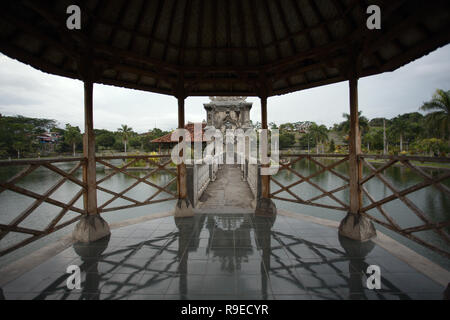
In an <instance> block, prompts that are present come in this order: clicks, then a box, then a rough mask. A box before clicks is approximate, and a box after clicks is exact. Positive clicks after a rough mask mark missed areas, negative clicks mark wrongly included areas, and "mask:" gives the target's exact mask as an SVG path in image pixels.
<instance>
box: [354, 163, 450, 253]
mask: <svg viewBox="0 0 450 320" xmlns="http://www.w3.org/2000/svg"><path fill="white" fill-rule="evenodd" d="M359 159H360V162H361V164H362V165H363V167H364V169H366V175H365V176H363V177H362V179H361V180H360V181H359V185H360V189H361V191H362V192H363V195H364V197H365V199H364V200H366V201H365V203H363V206H362V208H361V210H360V211H361V215H363V216H365V217H366V218H368V219H370V220H372V221H373V222H375V223H377V224H379V225H381V226H383V227H385V228H387V229H389V230H391V231H393V232H396V233H398V234H400V235H402V236H404V237H406V238H408V239H410V240H413V241H415V242H417V243H419V244H421V245H422V246H424V247H427V248H428V249H431V250H433V251H435V252H437V253H440V254H441V255H444V256H446V257H450V237H449V231H450V217H449V215H448V214H449V212H448V208H445V207H444V208H443V210H444V211H445V212H443V213H442V215H441V216H439V215H440V213H436V212H435V213H434V214H433V215H432V214H431V213H430V212H428V213H427V208H428V205H424V204H423V203H419V202H418V201H415V200H414V198H415V197H416V196H420V192H421V191H424V189H426V188H432V190H429V191H431V192H432V193H433V194H435V195H436V196H440V197H442V198H445V199H446V201H443V203H444V206H445V203H446V204H447V205H448V204H449V203H450V188H449V187H448V186H449V185H450V158H434V157H405V156H370V155H360V156H359ZM394 166H396V167H397V168H399V169H401V170H407V171H408V173H409V175H412V176H414V181H412V182H411V183H408V184H407V185H406V186H405V185H399V184H398V183H396V181H395V180H392V179H390V177H389V170H391V169H392V168H393V167H394ZM400 178H401V177H400ZM375 179H376V180H378V181H380V182H381V183H382V186H383V188H385V190H386V192H385V193H384V194H383V195H382V196H381V197H378V199H376V198H375V197H374V196H373V195H371V193H370V188H371V187H373V186H371V185H370V184H371V182H372V181H373V180H375ZM446 184H447V185H446ZM408 195H409V196H410V197H408ZM393 201H396V202H397V203H398V204H402V206H403V208H407V212H408V217H409V219H411V220H413V221H414V223H406V221H405V217H404V216H401V215H399V214H398V212H395V211H394V212H391V213H389V209H386V207H387V206H389V205H390V204H391V203H393ZM432 202H433V201H432ZM436 215H438V216H436ZM424 232H432V233H434V237H430V235H428V237H427V239H424V237H423V233H424ZM420 234H422V236H420ZM431 240H434V241H431Z"/></svg>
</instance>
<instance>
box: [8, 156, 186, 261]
mask: <svg viewBox="0 0 450 320" xmlns="http://www.w3.org/2000/svg"><path fill="white" fill-rule="evenodd" d="M96 163H97V170H96V171H97V172H96V178H97V181H96V189H97V211H98V213H100V214H101V213H105V212H110V211H116V210H121V209H129V208H135V207H139V206H144V205H150V204H154V203H159V202H164V201H169V200H175V199H177V195H176V181H177V179H176V176H177V172H176V167H175V166H174V165H173V163H172V160H171V158H170V155H135V156H101V157H96ZM86 166H87V160H86V158H84V157H73V158H56V159H27V160H12V161H0V203H1V204H2V205H1V206H0V256H3V255H6V254H8V253H10V252H13V251H15V250H17V249H20V248H22V247H24V246H26V245H28V244H30V243H32V242H34V241H36V240H38V239H41V238H43V237H45V236H48V235H50V234H52V233H54V232H56V231H58V230H61V229H62V228H64V227H67V226H69V225H70V224H73V223H75V222H77V221H78V220H79V219H80V218H81V217H82V215H84V214H87V211H86V209H85V202H86V199H87V195H86V193H87V182H86V179H87V176H86V174H85V173H84V172H85V170H84V168H86ZM102 169H104V170H102ZM124 184H125V185H127V186H126V187H125V188H123V186H124ZM117 188H123V189H120V190H117ZM144 189H145V190H144ZM7 199H8V200H7ZM10 199H13V201H14V203H11V200H10Z"/></svg>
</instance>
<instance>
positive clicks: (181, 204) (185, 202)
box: [174, 198, 194, 218]
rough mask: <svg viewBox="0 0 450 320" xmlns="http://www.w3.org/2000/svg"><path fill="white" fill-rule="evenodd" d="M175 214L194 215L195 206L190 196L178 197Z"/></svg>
mask: <svg viewBox="0 0 450 320" xmlns="http://www.w3.org/2000/svg"><path fill="white" fill-rule="evenodd" d="M174 216H175V217H177V218H181V217H193V216H194V207H193V206H192V204H191V202H190V201H189V199H188V198H185V199H178V202H177V204H176V205H175V212H174Z"/></svg>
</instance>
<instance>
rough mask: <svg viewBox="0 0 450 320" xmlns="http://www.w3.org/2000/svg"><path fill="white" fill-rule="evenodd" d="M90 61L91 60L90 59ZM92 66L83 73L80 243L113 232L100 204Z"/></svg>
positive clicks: (85, 65)
mask: <svg viewBox="0 0 450 320" xmlns="http://www.w3.org/2000/svg"><path fill="white" fill-rule="evenodd" d="M87 61H89V60H88V59H87ZM92 70H93V68H92V65H91V64H90V63H89V62H88V63H82V64H81V65H80V71H81V72H80V73H81V74H82V76H83V78H84V135H83V155H84V158H85V164H84V166H83V182H84V183H85V192H84V196H83V200H84V209H85V211H86V214H85V215H83V217H82V218H81V219H80V221H79V222H78V223H77V225H76V226H75V229H74V231H73V238H74V240H76V241H80V242H85V243H87V242H92V241H96V240H99V239H101V238H104V237H106V236H108V235H110V234H111V232H110V229H109V226H108V223H107V222H106V221H105V220H103V218H101V217H100V214H99V212H98V207H97V172H96V160H95V134H94V116H93V90H94V81H93V79H94V77H93V72H92Z"/></svg>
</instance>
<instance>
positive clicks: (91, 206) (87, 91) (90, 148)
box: [83, 80, 98, 215]
mask: <svg viewBox="0 0 450 320" xmlns="http://www.w3.org/2000/svg"><path fill="white" fill-rule="evenodd" d="M93 89H94V84H93V82H92V80H85V81H84V136H83V153H84V157H85V158H86V164H85V165H84V166H83V181H84V182H85V183H86V185H87V190H86V192H85V196H84V208H85V210H86V211H87V213H88V214H90V215H91V214H97V212H98V210H97V173H96V163H95V136H94V117H93Z"/></svg>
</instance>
